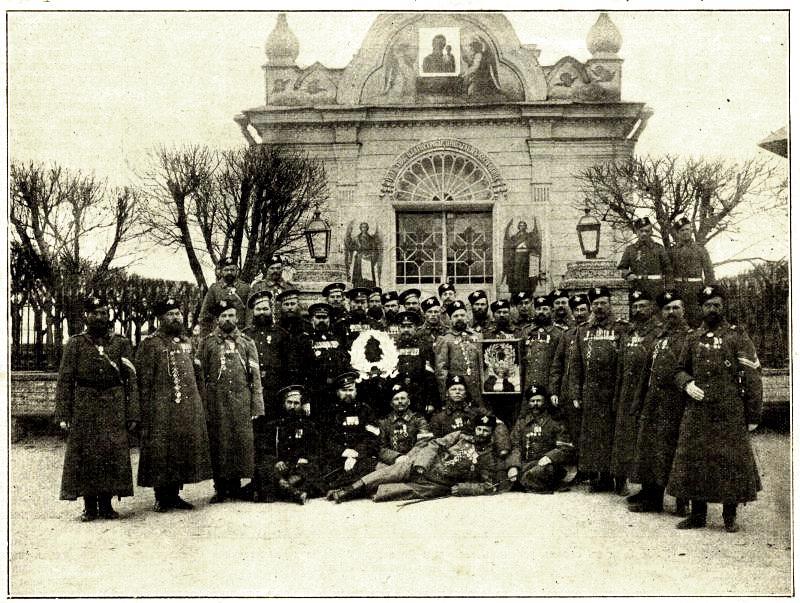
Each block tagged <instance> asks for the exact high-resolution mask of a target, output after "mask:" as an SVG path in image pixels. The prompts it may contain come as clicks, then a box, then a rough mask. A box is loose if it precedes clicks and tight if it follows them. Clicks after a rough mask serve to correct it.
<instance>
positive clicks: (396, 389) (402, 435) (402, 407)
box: [378, 377, 431, 465]
mask: <svg viewBox="0 0 800 603" xmlns="http://www.w3.org/2000/svg"><path fill="white" fill-rule="evenodd" d="M411 396H412V394H411V388H410V387H409V383H408V381H407V380H406V379H404V378H402V377H401V378H399V379H395V380H393V381H392V382H391V383H389V387H388V392H387V397H388V398H389V404H391V407H392V410H391V412H390V413H389V414H388V415H386V416H385V417H384V418H383V419H381V420H380V421H379V422H378V427H380V430H381V449H380V453H379V458H380V460H381V462H382V463H383V464H384V465H391V464H393V463H394V462H395V461H397V460H400V459H402V458H404V456H405V455H406V454H408V452H409V451H410V450H411V449H412V448H413V447H414V446H415V445H416V443H417V437H418V436H419V435H420V434H423V437H424V435H425V434H429V435H431V433H430V427H428V422H427V421H426V420H425V417H423V416H422V415H420V414H418V413H416V412H414V411H413V410H411V404H412V401H413V400H412V397H411Z"/></svg>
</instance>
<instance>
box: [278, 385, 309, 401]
mask: <svg viewBox="0 0 800 603" xmlns="http://www.w3.org/2000/svg"><path fill="white" fill-rule="evenodd" d="M305 391H306V389H305V388H304V387H303V386H302V385H296V384H293V385H287V386H286V387H282V388H281V389H279V390H278V397H279V398H283V399H285V398H286V396H288V395H289V394H291V393H292V392H300V393H301V394H303V393H304V392H305Z"/></svg>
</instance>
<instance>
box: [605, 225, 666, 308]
mask: <svg viewBox="0 0 800 603" xmlns="http://www.w3.org/2000/svg"><path fill="white" fill-rule="evenodd" d="M633 229H634V231H635V232H636V236H637V238H638V240H637V241H636V242H635V243H633V244H632V245H628V246H627V247H626V248H625V251H624V253H623V254H622V259H621V260H620V262H619V265H617V269H619V270H622V271H623V275H622V276H623V277H624V278H625V280H626V281H628V285H629V287H630V288H631V289H640V290H642V291H647V293H648V294H649V295H650V298H651V299H655V297H656V296H657V295H658V294H659V293H661V292H662V291H663V290H664V287H665V286H671V284H672V264H671V263H670V261H669V256H668V255H667V252H666V250H665V249H664V247H663V246H661V245H659V244H658V243H656V242H655V241H654V240H653V238H652V236H653V225H652V223H651V222H650V218H647V217H645V218H638V219H636V220H635V221H634V222H633Z"/></svg>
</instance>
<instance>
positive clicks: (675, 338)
mask: <svg viewBox="0 0 800 603" xmlns="http://www.w3.org/2000/svg"><path fill="white" fill-rule="evenodd" d="M657 302H658V305H659V306H660V307H661V318H662V321H661V324H660V325H659V326H658V329H656V337H655V340H654V341H653V343H652V345H650V346H648V352H649V355H648V359H647V362H646V363H645V366H644V368H645V371H644V373H643V375H642V388H641V389H642V390H643V391H641V392H640V393H639V396H638V397H639V400H642V399H644V402H643V403H642V404H641V406H640V407H637V408H632V409H631V410H630V413H631V414H633V415H634V416H636V415H637V414H638V416H639V432H638V435H637V439H636V448H635V450H636V457H635V458H634V462H633V471H632V475H631V479H632V480H633V481H634V482H638V483H640V484H642V489H641V490H640V491H639V492H638V493H637V494H634V495H633V496H629V497H628V499H627V500H628V510H630V511H633V512H636V513H643V512H644V513H647V512H652V513H659V512H661V511H662V510H663V509H664V488H665V487H666V485H667V480H668V479H669V472H670V470H671V469H672V459H673V457H674V456H675V447H676V446H677V444H678V430H679V429H680V425H681V418H682V417H683V411H684V408H685V406H686V404H685V402H684V394H683V392H682V391H681V390H680V389H678V386H677V385H676V384H675V374H676V373H677V371H678V368H679V367H678V357H679V356H680V353H681V350H682V349H683V346H684V344H685V343H686V338H687V336H688V334H689V326H688V325H687V324H686V320H685V319H684V317H683V300H681V298H680V296H679V295H678V292H677V291H675V290H667V291H664V293H662V294H661V295H659V296H658V300H657ZM637 406H638V405H637ZM687 506H688V501H686V500H685V499H678V501H677V502H676V512H677V514H678V515H684V516H685V514H686V509H687Z"/></svg>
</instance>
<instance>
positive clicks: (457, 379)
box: [445, 374, 467, 389]
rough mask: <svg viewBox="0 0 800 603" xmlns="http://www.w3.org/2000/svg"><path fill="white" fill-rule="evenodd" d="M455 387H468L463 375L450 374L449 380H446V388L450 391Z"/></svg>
mask: <svg viewBox="0 0 800 603" xmlns="http://www.w3.org/2000/svg"><path fill="white" fill-rule="evenodd" d="M454 385H463V386H464V387H466V386H467V381H466V379H464V377H463V375H453V374H448V375H447V379H446V380H445V388H446V389H450V388H451V387H453V386H454Z"/></svg>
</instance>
